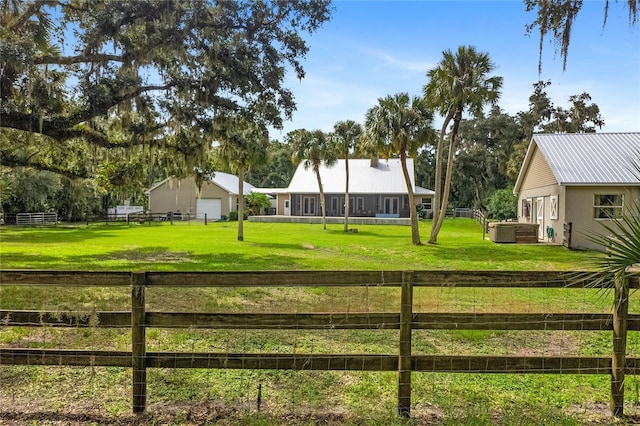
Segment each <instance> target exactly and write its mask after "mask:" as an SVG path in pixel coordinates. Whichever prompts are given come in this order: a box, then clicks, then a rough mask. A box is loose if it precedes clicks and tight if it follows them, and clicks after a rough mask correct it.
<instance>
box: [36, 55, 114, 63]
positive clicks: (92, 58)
mask: <svg viewBox="0 0 640 426" xmlns="http://www.w3.org/2000/svg"><path fill="white" fill-rule="evenodd" d="M33 62H34V63H35V64H36V65H50V64H55V65H73V64H83V63H86V62H100V63H106V62H124V57H123V56H121V55H107V54H105V53H97V54H93V55H91V54H89V55H76V56H52V55H46V56H39V57H36V58H34V60H33Z"/></svg>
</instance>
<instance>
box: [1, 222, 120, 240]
mask: <svg viewBox="0 0 640 426" xmlns="http://www.w3.org/2000/svg"><path fill="white" fill-rule="evenodd" d="M121 230H122V226H118V227H117V228H116V227H112V229H108V228H106V227H104V228H88V227H83V228H82V229H81V230H79V229H77V228H67V227H56V228H14V227H3V228H0V241H2V242H5V243H21V244H44V243H51V242H52V241H55V242H57V243H65V242H67V243H78V242H82V241H86V240H91V239H94V238H111V237H117V235H115V233H116V232H121ZM34 231H35V232H34Z"/></svg>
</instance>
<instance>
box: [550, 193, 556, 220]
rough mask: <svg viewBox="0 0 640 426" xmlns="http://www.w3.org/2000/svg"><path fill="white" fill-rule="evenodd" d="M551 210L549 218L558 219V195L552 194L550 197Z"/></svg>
mask: <svg viewBox="0 0 640 426" xmlns="http://www.w3.org/2000/svg"><path fill="white" fill-rule="evenodd" d="M549 200H550V206H549V208H550V210H551V211H550V212H549V219H553V220H558V196H557V195H552V196H551V197H550V198H549Z"/></svg>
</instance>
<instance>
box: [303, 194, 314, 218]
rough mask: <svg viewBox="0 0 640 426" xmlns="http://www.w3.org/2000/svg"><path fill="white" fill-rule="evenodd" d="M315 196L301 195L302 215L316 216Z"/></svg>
mask: <svg viewBox="0 0 640 426" xmlns="http://www.w3.org/2000/svg"><path fill="white" fill-rule="evenodd" d="M316 208H317V206H316V197H315V196H303V197H302V215H303V216H316Z"/></svg>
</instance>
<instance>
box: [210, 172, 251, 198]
mask: <svg viewBox="0 0 640 426" xmlns="http://www.w3.org/2000/svg"><path fill="white" fill-rule="evenodd" d="M211 182H213V183H215V184H216V185H218V186H219V187H220V188H222V189H224V190H225V191H227V192H228V193H230V194H232V195H238V192H239V191H240V179H238V176H235V175H230V174H229V173H222V172H216V173H215V175H214V176H213V178H212V179H211ZM254 189H255V187H254V186H253V185H251V184H250V183H249V182H246V181H245V182H244V187H243V191H242V192H244V195H248V194H250V193H251V192H253V191H254Z"/></svg>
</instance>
